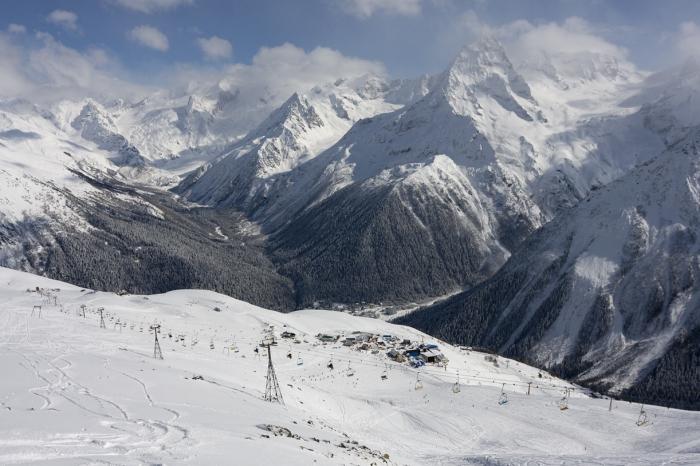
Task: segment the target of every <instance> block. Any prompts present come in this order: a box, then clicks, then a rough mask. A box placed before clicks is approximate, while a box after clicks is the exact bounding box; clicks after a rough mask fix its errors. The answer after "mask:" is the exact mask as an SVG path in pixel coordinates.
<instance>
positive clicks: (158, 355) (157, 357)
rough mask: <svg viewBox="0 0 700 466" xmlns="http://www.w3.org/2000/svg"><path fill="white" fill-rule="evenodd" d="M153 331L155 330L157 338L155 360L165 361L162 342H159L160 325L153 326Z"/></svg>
mask: <svg viewBox="0 0 700 466" xmlns="http://www.w3.org/2000/svg"><path fill="white" fill-rule="evenodd" d="M151 330H153V336H154V338H155V343H154V345H153V358H154V359H163V353H162V352H161V350H160V342H158V332H160V325H157V324H156V325H151Z"/></svg>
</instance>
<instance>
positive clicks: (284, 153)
mask: <svg viewBox="0 0 700 466" xmlns="http://www.w3.org/2000/svg"><path fill="white" fill-rule="evenodd" d="M421 82H422V81H421ZM424 85H425V84H424ZM416 86H417V84H416V83H414V82H410V81H407V82H393V83H386V82H384V81H382V80H379V79H377V78H374V77H364V78H362V79H359V80H353V81H344V80H339V81H336V82H335V83H332V84H329V85H326V86H317V87H315V88H313V89H311V91H310V92H309V93H307V94H299V93H295V94H294V95H292V96H291V97H290V98H289V99H288V100H287V101H286V102H285V103H284V104H283V105H282V106H281V107H279V108H278V109H276V110H274V111H273V112H272V113H271V114H270V115H269V116H268V117H267V118H266V119H265V120H264V121H263V122H262V123H260V125H259V126H258V127H257V128H255V129H254V130H253V131H251V132H250V134H248V135H247V136H246V137H245V138H244V139H243V140H241V141H239V142H237V143H234V144H233V145H232V146H231V147H229V148H228V149H227V150H226V151H224V153H223V155H221V156H220V157H219V158H218V159H217V160H215V161H213V162H211V163H208V164H205V165H203V166H202V167H200V168H199V169H198V170H196V171H195V172H193V173H192V174H191V175H190V176H189V177H188V178H187V179H185V181H184V182H183V183H181V185H180V186H179V187H178V189H177V191H178V192H181V193H186V194H187V196H188V197H189V198H190V199H192V200H194V201H196V202H202V203H206V204H210V205H217V206H222V205H225V206H235V207H237V208H242V209H243V210H246V211H248V212H254V210H255V208H256V207H257V204H259V203H260V202H261V198H262V199H264V198H265V197H266V196H267V193H268V192H269V191H270V189H271V186H272V185H274V183H275V179H276V176H277V175H281V174H284V173H287V172H289V171H291V170H292V169H294V168H296V167H297V166H299V165H301V164H302V163H304V162H306V161H308V160H311V159H312V158H314V157H315V156H316V155H318V154H319V153H320V152H322V151H323V150H324V149H327V148H328V147H330V146H331V145H333V144H334V143H335V142H336V141H338V139H340V138H341V137H342V136H343V135H344V134H345V133H346V132H347V131H348V130H349V129H350V127H351V126H352V124H353V123H355V122H356V121H358V120H360V119H362V118H366V117H371V116H374V115H376V114H380V113H384V112H389V111H391V110H394V109H396V108H398V107H400V105H399V104H395V103H390V102H389V101H388V100H387V99H391V100H392V101H394V102H398V101H400V100H399V99H400V98H407V99H412V98H414V95H415V93H416V92H420V90H418V91H417V90H416V89H415V87H416ZM402 87H407V88H409V91H408V93H407V94H406V95H404V94H401V95H395V94H396V93H398V92H399V90H400V88H402ZM419 89H422V87H420V88H419ZM212 167H213V169H211V168H212Z"/></svg>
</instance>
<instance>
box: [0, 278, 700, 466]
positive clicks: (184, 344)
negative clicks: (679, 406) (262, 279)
mask: <svg viewBox="0 0 700 466" xmlns="http://www.w3.org/2000/svg"><path fill="white" fill-rule="evenodd" d="M0 283H1V285H0V296H1V297H2V301H3V306H2V308H1V309H0V322H2V325H1V326H0V370H2V371H3V373H6V374H11V375H12V377H7V378H5V382H4V383H2V384H0V410H2V416H0V438H2V442H1V443H0V462H2V463H3V464H13V463H52V464H53V463H62V464H63V463H68V464H73V463H94V462H109V463H119V464H144V463H148V464H166V463H167V464H175V465H179V464H193V463H196V464H200V465H209V464H212V465H214V464H227V463H231V462H235V463H238V464H268V463H280V464H285V465H308V464H324V465H326V464H377V465H421V464H467V465H471V464H474V465H478V464H493V463H498V464H545V465H549V464H552V465H553V464H570V463H576V464H635V465H655V464H662V463H669V462H672V463H673V464H680V465H691V464H697V462H698V460H699V458H698V456H699V455H700V443H699V442H700V441H699V440H698V437H697V429H696V427H697V425H698V422H699V421H700V416H699V414H698V413H694V412H687V411H680V410H676V409H671V410H668V409H666V408H664V407H660V406H648V405H647V406H645V407H644V408H643V409H644V411H645V416H646V423H645V424H643V425H642V426H638V425H637V422H638V420H639V418H640V410H641V407H640V405H638V404H629V403H622V402H618V401H614V402H613V403H612V405H610V402H609V401H608V400H607V399H600V398H596V397H591V396H590V392H589V391H587V390H585V389H581V388H580V387H577V386H574V385H572V384H569V383H567V382H565V381H563V380H560V379H557V378H556V377H552V376H551V375H550V374H548V373H546V372H544V371H539V370H538V369H536V368H533V367H530V366H527V365H525V364H522V363H520V362H518V361H514V360H509V359H507V358H503V357H496V356H493V355H490V354H485V353H481V352H478V351H474V350H469V349H466V348H458V347H454V346H451V345H449V344H445V343H442V342H440V341H434V340H433V339H432V338H431V337H430V336H428V335H425V334H423V333H421V332H419V331H416V330H413V329H410V328H407V327H402V326H397V325H392V324H388V323H384V322H380V321H377V320H373V319H365V318H360V317H353V316H350V315H348V314H344V313H340V312H330V311H323V310H304V311H300V312H295V313H291V314H281V313H278V312H272V311H268V310H266V309H262V308H258V307H255V306H252V305H250V304H248V303H245V302H242V301H237V300H235V299H232V298H230V297H227V296H223V295H219V294H216V293H213V292H210V291H202V290H178V291H173V292H170V293H166V294H161V295H150V296H139V295H127V296H117V295H115V294H111V293H103V292H95V291H92V290H87V289H81V288H79V287H75V286H72V285H68V284H66V283H62V282H58V281H54V280H48V279H46V278H42V277H37V276H34V275H29V274H24V273H21V272H17V271H12V270H8V269H0ZM34 306H40V310H39V309H38V308H34ZM100 309H101V310H102V314H103V317H104V322H105V325H104V327H105V328H100V315H99V311H98V310H100ZM39 311H40V312H41V314H40V315H39ZM83 313H84V314H83ZM83 315H84V316H83ZM153 324H158V325H160V333H159V335H158V336H159V345H160V348H161V351H162V355H163V360H160V359H155V358H153V352H154V335H153V333H152V331H151V330H150V326H151V325H153ZM284 332H287V333H286V334H285V336H287V337H290V338H283V333H284ZM319 334H325V335H328V337H327V338H326V339H327V340H331V341H325V342H324V341H321V340H320V339H319V338H318V337H317V336H318V335H319ZM271 335H274V337H275V338H276V340H277V342H278V344H277V345H275V346H272V350H271V355H270V356H271V360H272V362H273V364H274V368H275V372H276V376H277V379H278V380H279V386H280V391H281V395H282V399H283V401H284V404H279V403H270V402H267V401H264V400H263V395H264V393H265V383H266V380H265V375H266V371H267V364H268V358H267V354H266V349H265V348H264V347H261V346H260V343H261V341H262V340H263V339H265V338H270V336H271ZM336 337H338V339H337V340H335V338H336ZM352 339H355V340H356V342H355V343H353V342H352ZM363 339H366V341H364V340H363ZM346 340H349V341H350V344H349V345H347V346H346V345H345V341H346ZM404 340H410V341H411V343H410V344H409V346H406V344H405V342H404ZM421 341H425V343H426V344H430V343H435V344H436V347H435V348H434V349H433V350H431V351H438V352H440V354H442V355H443V356H446V357H447V358H449V361H448V363H447V365H446V367H440V366H438V365H435V364H430V363H428V364H426V365H424V366H422V367H421V368H420V369H415V368H413V367H411V366H410V365H409V364H408V362H407V361H404V362H399V361H393V360H391V359H390V358H389V356H388V354H387V353H388V351H389V349H390V348H394V347H395V348H398V349H399V351H401V352H403V351H404V349H402V347H401V345H404V348H412V347H418V345H419V344H420V342H421ZM363 346H364V347H366V349H362V348H363ZM375 348H379V349H378V350H376V351H375ZM395 351H396V350H395ZM331 362H332V366H333V367H332V369H331V368H330V367H328V366H329V363H331ZM565 393H568V396H566V395H565ZM563 397H566V400H565V403H566V405H564V404H561V403H564V402H563V401H562V398H563ZM505 400H507V403H501V402H502V401H505ZM563 406H566V408H567V409H565V410H562V407H563ZM609 406H611V407H612V410H611V411H608V408H609ZM543 439H546V441H543ZM650 439H653V441H650Z"/></svg>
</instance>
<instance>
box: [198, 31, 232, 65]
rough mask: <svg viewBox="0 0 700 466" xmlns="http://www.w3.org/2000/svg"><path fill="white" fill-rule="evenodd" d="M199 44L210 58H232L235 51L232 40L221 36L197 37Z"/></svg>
mask: <svg viewBox="0 0 700 466" xmlns="http://www.w3.org/2000/svg"><path fill="white" fill-rule="evenodd" d="M197 44H199V48H200V49H202V52H203V53H204V56H205V57H206V58H207V59H209V60H220V59H226V58H231V54H232V53H233V46H231V42H229V41H227V40H226V39H222V38H221V37H217V36H212V37H210V38H208V39H206V38H200V39H197Z"/></svg>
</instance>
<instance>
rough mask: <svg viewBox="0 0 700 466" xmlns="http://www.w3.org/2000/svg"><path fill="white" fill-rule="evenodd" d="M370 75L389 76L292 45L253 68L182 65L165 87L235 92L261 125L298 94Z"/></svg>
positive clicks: (266, 52)
mask: <svg viewBox="0 0 700 466" xmlns="http://www.w3.org/2000/svg"><path fill="white" fill-rule="evenodd" d="M367 74H372V75H379V76H385V75H386V70H385V68H384V66H383V65H382V64H381V63H378V62H374V61H368V60H363V59H359V58H353V57H348V56H345V55H343V54H341V53H340V52H338V51H336V50H333V49H329V48H325V47H317V48H315V49H313V50H311V51H308V52H307V51H305V50H304V49H302V48H299V47H297V46H295V45H292V44H289V43H287V44H283V45H280V46H277V47H263V48H261V49H260V50H259V51H258V53H257V54H256V55H255V56H254V57H253V60H252V62H251V63H250V64H240V63H239V64H233V65H226V66H222V67H215V66H210V67H202V66H201V65H192V64H180V65H178V66H177V67H176V68H175V69H170V70H164V71H163V75H162V77H161V79H160V82H165V83H167V85H168V86H169V87H171V88H172V89H174V90H175V91H176V92H188V93H189V92H202V91H204V92H206V91H207V90H208V89H211V88H212V87H214V88H219V89H222V90H226V91H230V92H232V93H233V94H236V95H237V96H238V97H237V108H240V109H242V110H243V109H245V111H251V110H250V109H252V111H251V114H252V113H254V114H255V117H254V118H253V120H255V119H256V118H258V119H257V120H255V121H254V122H255V123H258V122H259V118H262V117H264V116H267V114H268V113H269V112H270V111H271V110H272V109H273V108H274V107H277V106H279V105H280V104H282V102H284V101H285V100H286V99H288V98H289V97H290V96H291V95H292V94H293V93H294V92H308V91H309V90H311V89H312V88H313V87H314V86H316V85H323V84H328V83H332V82H334V81H336V80H337V79H338V78H355V77H359V76H363V75H367ZM251 118H252V117H251ZM251 121H252V120H251Z"/></svg>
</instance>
